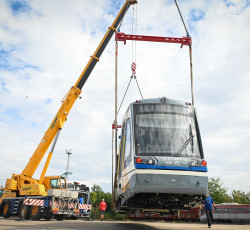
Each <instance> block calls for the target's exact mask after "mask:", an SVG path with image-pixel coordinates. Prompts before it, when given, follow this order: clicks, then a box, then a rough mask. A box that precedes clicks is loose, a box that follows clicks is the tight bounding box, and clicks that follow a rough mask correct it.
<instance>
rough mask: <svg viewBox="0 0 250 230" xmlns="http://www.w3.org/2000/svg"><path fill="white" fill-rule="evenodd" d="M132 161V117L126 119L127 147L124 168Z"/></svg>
mask: <svg viewBox="0 0 250 230" xmlns="http://www.w3.org/2000/svg"><path fill="white" fill-rule="evenodd" d="M130 163H131V123H130V119H128V120H127V121H126V131H125V149H124V169H125V168H127V167H128V166H129V165H130Z"/></svg>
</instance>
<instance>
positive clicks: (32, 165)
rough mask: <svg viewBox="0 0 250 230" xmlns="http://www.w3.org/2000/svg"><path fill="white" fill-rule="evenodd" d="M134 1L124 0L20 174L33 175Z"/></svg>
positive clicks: (135, 1) (135, 0)
mask: <svg viewBox="0 0 250 230" xmlns="http://www.w3.org/2000/svg"><path fill="white" fill-rule="evenodd" d="M136 3H137V0H126V2H125V3H124V5H123V7H122V9H121V10H120V12H119V13H118V15H117V16H116V18H115V20H114V22H113V24H112V25H111V27H109V29H108V31H107V32H106V34H105V35H104V37H103V39H102V41H101V43H100V44H99V46H98V47H97V49H96V51H95V53H94V54H93V56H91V58H90V60H89V62H88V63H87V65H86V67H85V69H84V70H83V72H82V73H81V75H80V77H79V78H78V80H77V82H76V84H75V85H74V86H72V87H71V89H70V90H69V92H68V93H67V94H66V96H65V99H64V100H63V103H62V105H61V107H60V109H59V110H58V112H57V114H56V116H55V117H54V119H53V121H52V122H51V124H50V126H49V128H48V130H47V131H46V132H45V134H44V136H43V138H42V140H41V141H40V143H39V145H38V147H37V148H36V150H35V152H34V153H33V155H32V157H31V158H30V160H29V162H28V164H27V165H26V167H25V168H24V170H23V172H22V174H21V175H23V176H26V177H32V176H33V174H34V173H35V171H36V169H37V167H38V166H39V164H40V162H41V160H42V159H43V157H44V155H45V153H46V151H47V150H48V148H49V146H50V144H51V142H52V141H53V139H54V138H55V136H56V134H57V132H58V130H59V129H62V127H63V124H64V122H65V121H66V120H67V116H68V114H69V112H70V109H71V108H72V106H73V105H74V103H75V101H76V99H77V98H78V97H79V95H80V94H81V89H82V87H83V85H84V84H85V82H86V81H87V79H88V77H89V75H90V74H91V72H92V70H93V69H94V67H95V65H96V63H97V62H98V61H99V58H100V56H101V54H102V53H103V51H104V49H105V48H106V46H107V44H108V43H109V41H110V39H111V37H112V35H113V34H114V33H115V32H116V29H117V27H118V26H119V24H120V23H121V21H122V19H123V17H124V15H125V14H126V12H127V10H128V8H129V7H130V5H134V4H136Z"/></svg>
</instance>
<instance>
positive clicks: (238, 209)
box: [235, 208, 245, 213]
mask: <svg viewBox="0 0 250 230" xmlns="http://www.w3.org/2000/svg"><path fill="white" fill-rule="evenodd" d="M235 212H236V213H245V208H235Z"/></svg>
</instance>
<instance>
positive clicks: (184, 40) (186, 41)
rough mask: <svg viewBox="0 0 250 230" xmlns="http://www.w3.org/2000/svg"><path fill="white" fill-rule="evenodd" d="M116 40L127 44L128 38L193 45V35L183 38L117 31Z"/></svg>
mask: <svg viewBox="0 0 250 230" xmlns="http://www.w3.org/2000/svg"><path fill="white" fill-rule="evenodd" d="M115 40H116V41H124V44H126V41H127V40H135V41H148V42H167V43H179V44H181V47H182V46H183V45H186V46H191V45H192V39H191V37H182V38H173V37H158V36H144V35H131V34H125V33H121V32H119V33H116V35H115Z"/></svg>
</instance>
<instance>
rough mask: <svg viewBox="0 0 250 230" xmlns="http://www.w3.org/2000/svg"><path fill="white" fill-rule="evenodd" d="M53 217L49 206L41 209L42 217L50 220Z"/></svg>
mask: <svg viewBox="0 0 250 230" xmlns="http://www.w3.org/2000/svg"><path fill="white" fill-rule="evenodd" d="M53 217H54V215H53V213H51V212H50V208H48V207H44V209H43V218H44V219H45V220H51V219H52V218H53Z"/></svg>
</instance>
